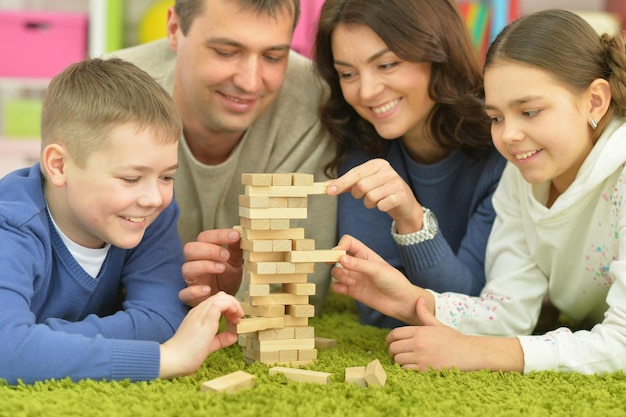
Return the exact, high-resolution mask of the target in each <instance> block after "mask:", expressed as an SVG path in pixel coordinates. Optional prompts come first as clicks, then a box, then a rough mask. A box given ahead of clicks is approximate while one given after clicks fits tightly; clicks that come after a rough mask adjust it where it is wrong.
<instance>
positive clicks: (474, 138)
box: [314, 0, 493, 172]
mask: <svg viewBox="0 0 626 417" xmlns="http://www.w3.org/2000/svg"><path fill="white" fill-rule="evenodd" d="M341 23H343V24H360V25H365V26H367V27H369V28H370V29H372V30H373V31H374V32H375V33H376V34H377V35H378V36H379V37H380V38H381V39H382V40H383V42H384V43H385V44H386V45H387V47H388V48H389V49H390V50H391V51H392V52H393V53H394V54H396V55H397V56H398V57H399V58H400V59H402V60H404V61H408V62H430V63H431V64H432V70H431V79H430V85H429V95H430V97H431V99H432V100H433V102H434V103H435V105H434V107H433V109H432V111H431V112H430V114H429V115H428V121H427V130H428V131H427V133H428V134H429V135H430V136H431V137H432V138H433V139H434V140H435V141H436V143H437V144H438V145H440V146H442V147H443V148H446V149H451V150H452V149H457V148H461V149H463V150H464V151H466V152H467V153H469V154H470V155H472V156H475V157H476V158H479V157H481V156H484V155H485V153H486V152H487V151H488V150H490V149H492V148H493V145H492V142H491V134H490V121H489V118H488V117H487V115H486V112H485V110H484V95H483V79H482V71H481V68H480V63H479V61H478V58H477V56H476V52H475V50H474V48H473V45H472V42H471V40H470V37H469V33H468V30H467V26H466V24H465V21H464V20H463V17H462V16H461V14H460V13H459V10H458V8H457V5H456V2H455V1H454V0H436V1H435V0H384V1H382V0H326V2H325V3H324V6H323V7H322V10H321V13H320V19H319V23H318V31H317V34H316V39H315V47H314V61H315V65H316V67H317V70H318V72H319V73H320V75H321V76H322V78H323V79H324V80H325V81H326V82H327V83H328V85H329V86H330V93H329V97H328V100H327V101H326V102H325V103H324V105H323V106H322V108H321V109H320V117H321V120H322V123H323V125H324V126H325V127H326V129H328V131H329V132H330V134H331V136H332V137H333V139H334V140H335V141H336V142H337V146H338V149H337V156H336V158H335V159H334V160H333V161H331V162H330V164H329V166H328V167H327V171H328V172H332V171H334V170H336V168H337V167H338V166H339V164H340V163H341V161H343V160H344V159H345V157H346V156H347V154H348V153H349V152H350V150H351V149H352V148H354V147H356V148H361V149H363V150H364V151H365V152H367V153H368V154H369V155H370V156H372V157H381V156H384V154H385V153H386V151H387V149H388V146H389V141H386V140H383V139H382V138H381V137H380V136H379V135H378V133H377V132H376V130H375V129H374V127H373V126H372V125H371V124H370V123H369V122H367V121H366V120H364V119H363V118H362V117H361V116H359V115H358V113H357V112H356V111H355V110H354V109H353V108H352V107H351V106H350V105H349V104H348V103H347V102H346V101H345V99H344V98H343V94H342V91H341V86H340V84H339V76H338V74H337V71H336V70H335V67H334V58H333V52H332V47H331V45H332V44H331V41H332V36H333V32H334V30H335V29H336V28H337V26H338V25H339V24H341Z"/></svg>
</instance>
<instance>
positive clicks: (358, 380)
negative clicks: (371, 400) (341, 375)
mask: <svg viewBox="0 0 626 417" xmlns="http://www.w3.org/2000/svg"><path fill="white" fill-rule="evenodd" d="M345 372H346V376H345V381H346V382H347V383H349V384H357V385H359V386H361V387H366V386H367V381H366V380H365V366H353V367H349V368H346V371H345Z"/></svg>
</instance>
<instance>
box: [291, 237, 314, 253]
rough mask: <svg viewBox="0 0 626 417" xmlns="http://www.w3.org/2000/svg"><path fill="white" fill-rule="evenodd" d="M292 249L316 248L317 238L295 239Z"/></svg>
mask: <svg viewBox="0 0 626 417" xmlns="http://www.w3.org/2000/svg"><path fill="white" fill-rule="evenodd" d="M292 242H293V245H292V250H295V251H305V250H307V251H308V250H315V239H293V240H292Z"/></svg>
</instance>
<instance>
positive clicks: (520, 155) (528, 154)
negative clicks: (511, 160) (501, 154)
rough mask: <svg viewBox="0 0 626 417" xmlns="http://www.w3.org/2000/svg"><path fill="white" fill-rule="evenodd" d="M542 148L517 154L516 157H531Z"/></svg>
mask: <svg viewBox="0 0 626 417" xmlns="http://www.w3.org/2000/svg"><path fill="white" fill-rule="evenodd" d="M540 150H541V149H537V150H536V151H530V152H524V153H520V154H517V155H515V158H517V160H518V161H519V160H522V159H526V158H530V157H531V156H533V155H534V154H536V153H537V152H539V151H540Z"/></svg>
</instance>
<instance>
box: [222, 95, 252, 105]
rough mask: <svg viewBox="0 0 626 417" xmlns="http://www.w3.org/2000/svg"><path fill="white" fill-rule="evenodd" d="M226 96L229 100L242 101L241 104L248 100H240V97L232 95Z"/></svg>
mask: <svg viewBox="0 0 626 417" xmlns="http://www.w3.org/2000/svg"><path fill="white" fill-rule="evenodd" d="M226 97H228V99H229V100H232V101H234V102H235V103H242V104H243V103H247V102H248V100H242V99H240V98H237V97H233V96H226Z"/></svg>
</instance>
